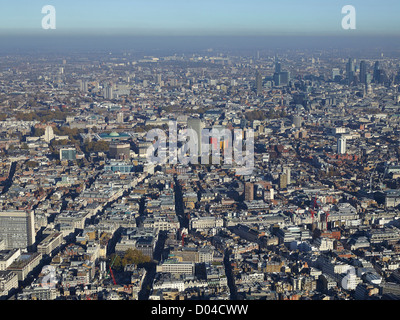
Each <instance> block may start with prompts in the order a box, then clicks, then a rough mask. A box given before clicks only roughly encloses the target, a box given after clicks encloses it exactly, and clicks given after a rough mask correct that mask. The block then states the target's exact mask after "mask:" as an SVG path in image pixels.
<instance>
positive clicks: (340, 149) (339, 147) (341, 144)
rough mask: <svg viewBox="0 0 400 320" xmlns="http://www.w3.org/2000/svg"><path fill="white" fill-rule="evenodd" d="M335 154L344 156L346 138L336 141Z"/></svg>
mask: <svg viewBox="0 0 400 320" xmlns="http://www.w3.org/2000/svg"><path fill="white" fill-rule="evenodd" d="M337 153H338V154H345V153H346V138H344V137H340V138H339V139H338V140H337Z"/></svg>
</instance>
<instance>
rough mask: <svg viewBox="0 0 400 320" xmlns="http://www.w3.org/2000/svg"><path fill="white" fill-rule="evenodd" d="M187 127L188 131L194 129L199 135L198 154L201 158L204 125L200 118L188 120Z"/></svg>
mask: <svg viewBox="0 0 400 320" xmlns="http://www.w3.org/2000/svg"><path fill="white" fill-rule="evenodd" d="M187 127H188V129H192V130H194V131H195V132H196V134H197V152H198V155H199V156H201V152H202V148H201V141H202V139H201V137H202V130H203V129H204V124H203V122H202V121H201V119H199V118H189V119H188V120H187Z"/></svg>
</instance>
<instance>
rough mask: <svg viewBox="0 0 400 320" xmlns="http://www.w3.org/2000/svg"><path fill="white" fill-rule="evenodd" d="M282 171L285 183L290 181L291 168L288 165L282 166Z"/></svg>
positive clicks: (287, 183)
mask: <svg viewBox="0 0 400 320" xmlns="http://www.w3.org/2000/svg"><path fill="white" fill-rule="evenodd" d="M283 173H284V174H285V175H286V185H289V184H290V183H291V170H290V168H289V167H285V168H283Z"/></svg>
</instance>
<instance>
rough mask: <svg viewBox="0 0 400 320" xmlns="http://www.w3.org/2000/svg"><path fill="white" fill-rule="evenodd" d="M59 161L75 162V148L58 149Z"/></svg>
mask: <svg viewBox="0 0 400 320" xmlns="http://www.w3.org/2000/svg"><path fill="white" fill-rule="evenodd" d="M60 160H61V161H62V160H70V161H73V160H76V149H75V148H63V149H60Z"/></svg>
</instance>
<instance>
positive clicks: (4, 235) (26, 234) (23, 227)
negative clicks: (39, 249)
mask: <svg viewBox="0 0 400 320" xmlns="http://www.w3.org/2000/svg"><path fill="white" fill-rule="evenodd" d="M35 235H36V234H35V221H34V215H33V211H30V210H29V211H22V210H20V211H17V210H15V211H3V212H0V239H3V240H4V241H5V247H6V249H16V248H20V249H27V248H29V247H31V246H32V245H33V244H34V243H35Z"/></svg>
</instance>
